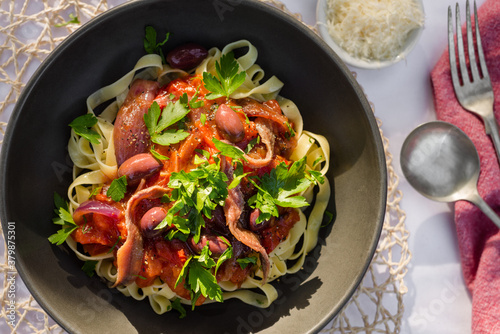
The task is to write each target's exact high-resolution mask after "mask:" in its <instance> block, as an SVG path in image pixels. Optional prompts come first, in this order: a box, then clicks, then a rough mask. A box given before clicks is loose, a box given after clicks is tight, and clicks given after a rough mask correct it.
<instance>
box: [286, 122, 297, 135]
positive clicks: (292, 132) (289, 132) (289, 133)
mask: <svg viewBox="0 0 500 334" xmlns="http://www.w3.org/2000/svg"><path fill="white" fill-rule="evenodd" d="M286 126H287V127H288V132H287V133H286V136H287V138H291V137H295V130H294V129H293V128H292V126H291V125H290V123H288V122H286Z"/></svg>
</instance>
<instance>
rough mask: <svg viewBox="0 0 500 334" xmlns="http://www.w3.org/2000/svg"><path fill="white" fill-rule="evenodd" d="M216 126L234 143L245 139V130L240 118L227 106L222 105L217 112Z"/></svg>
mask: <svg viewBox="0 0 500 334" xmlns="http://www.w3.org/2000/svg"><path fill="white" fill-rule="evenodd" d="M215 124H216V125H217V128H219V130H220V131H221V132H222V134H223V136H224V137H226V139H228V140H229V141H230V142H232V143H238V142H240V141H242V140H243V138H245V128H244V127H243V122H242V121H241V118H240V116H238V114H237V113H236V111H234V110H233V109H231V107H229V106H228V105H227V104H221V105H220V106H219V108H218V109H217V111H216V112H215Z"/></svg>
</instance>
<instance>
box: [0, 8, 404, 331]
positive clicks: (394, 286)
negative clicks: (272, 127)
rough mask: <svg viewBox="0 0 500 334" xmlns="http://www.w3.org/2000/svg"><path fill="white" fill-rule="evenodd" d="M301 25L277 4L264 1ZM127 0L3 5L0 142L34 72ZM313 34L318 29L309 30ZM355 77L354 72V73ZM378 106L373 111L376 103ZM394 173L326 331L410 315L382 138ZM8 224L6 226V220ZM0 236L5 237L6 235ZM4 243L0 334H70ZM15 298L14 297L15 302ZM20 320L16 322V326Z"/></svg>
mask: <svg viewBox="0 0 500 334" xmlns="http://www.w3.org/2000/svg"><path fill="white" fill-rule="evenodd" d="M261 1H263V2H265V3H267V4H269V5H272V6H275V7H277V8H279V9H281V10H283V11H284V12H286V13H288V14H290V15H292V16H294V17H295V18H296V19H297V20H299V21H302V18H301V16H300V15H299V14H295V13H292V12H290V11H289V10H288V9H287V8H286V6H285V5H284V4H283V3H281V2H280V1H278V0H261ZM122 2H124V1H123V0H68V1H58V0H42V1H40V0H24V1H22V0H17V1H15V0H10V1H8V0H4V1H0V64H1V66H0V144H1V142H2V141H3V137H4V135H5V129H6V126H7V122H8V120H9V117H10V115H11V114H12V110H13V108H14V104H15V102H16V100H17V98H18V97H19V94H20V92H21V90H22V89H23V87H24V86H25V84H26V83H27V81H28V79H29V78H30V76H31V75H32V74H33V72H34V71H35V69H36V68H37V67H38V66H39V65H40V64H41V62H42V61H43V60H44V59H45V58H46V56H47V55H48V54H49V53H50V52H51V51H52V50H53V49H54V47H55V46H56V45H58V44H59V43H60V42H61V41H62V40H63V39H64V38H65V37H66V36H68V35H69V34H70V33H71V32H73V31H75V30H76V29H77V28H78V27H79V26H80V24H81V23H84V22H86V21H88V20H89V19H91V18H92V17H94V16H96V15H97V14H100V13H102V12H104V11H106V10H108V9H109V8H111V7H113V6H115V5H117V4H119V3H122ZM310 28H311V29H313V30H314V27H310ZM354 75H355V73H354ZM372 108H373V105H372ZM379 129H380V132H381V135H382V139H383V143H384V148H385V153H386V162H387V170H388V187H389V188H388V198H387V211H386V217H385V221H384V226H383V231H382V235H381V238H380V241H379V244H378V247H377V250H376V253H375V255H374V258H373V261H372V263H371V265H370V267H369V269H368V271H367V273H366V276H365V277H364V279H363V281H362V283H361V284H360V286H359V287H358V289H357V290H356V292H355V293H354V295H353V297H352V298H351V299H350V301H349V302H348V303H347V305H346V306H345V308H344V309H343V310H342V312H340V314H339V315H338V316H337V317H336V318H335V319H334V320H333V321H332V322H331V323H330V324H328V325H327V326H326V327H325V328H324V329H323V330H322V331H321V333H399V332H400V331H401V321H402V316H403V312H404V306H403V295H404V294H405V293H406V292H407V288H406V286H405V284H404V277H405V275H406V273H407V266H408V263H409V261H410V258H411V254H410V252H409V250H408V236H409V233H408V231H407V229H406V227H405V218H406V215H405V213H404V211H403V210H401V208H400V206H399V203H400V201H401V198H402V193H401V191H400V190H398V183H399V178H398V176H397V175H396V173H395V172H394V169H393V166H392V154H391V153H390V151H389V141H388V140H387V138H386V137H385V136H384V135H383V133H382V124H381V122H380V121H379ZM3 223H5V222H3ZM1 233H2V232H1V230H0V234H1ZM9 247H12V245H7V244H6V243H5V241H4V238H3V236H2V238H1V239H0V259H3V261H0V286H1V287H3V289H2V292H1V320H0V333H64V330H63V329H61V327H59V326H58V325H57V324H56V323H55V321H54V320H52V319H51V318H50V317H49V316H48V315H47V314H46V313H45V312H44V311H43V310H42V309H41V308H40V306H39V305H38V303H37V302H36V301H35V300H34V298H33V296H31V295H30V293H29V292H28V290H27V289H26V286H25V285H24V283H23V282H22V280H21V279H20V277H19V276H18V274H17V272H16V270H15V268H14V267H13V266H12V263H10V262H9V260H8V256H7V255H8V253H9ZM14 295H15V297H13V296H14ZM11 319H15V321H11Z"/></svg>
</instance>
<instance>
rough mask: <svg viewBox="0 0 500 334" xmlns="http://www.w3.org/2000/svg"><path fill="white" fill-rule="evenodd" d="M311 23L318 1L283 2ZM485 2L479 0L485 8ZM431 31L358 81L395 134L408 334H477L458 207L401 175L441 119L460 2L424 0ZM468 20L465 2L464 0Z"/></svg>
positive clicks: (387, 131)
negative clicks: (435, 82)
mask: <svg viewBox="0 0 500 334" xmlns="http://www.w3.org/2000/svg"><path fill="white" fill-rule="evenodd" d="M282 2H283V3H284V4H286V6H287V8H288V9H289V10H290V11H292V12H294V13H300V14H301V15H302V19H303V21H304V22H306V23H307V24H309V25H315V23H316V8H315V7H316V1H314V0H282ZM483 2H484V0H477V1H476V3H477V6H478V7H479V6H480V5H481V4H482V3H483ZM423 3H424V10H425V16H426V18H425V28H424V31H423V33H422V35H421V37H420V40H419V42H418V44H417V45H416V47H415V48H414V50H413V51H412V52H411V53H410V54H409V56H408V57H407V59H406V61H404V60H403V61H401V62H400V63H397V64H395V65H393V66H390V67H388V68H384V69H377V70H365V69H360V68H356V67H350V69H351V70H352V71H354V72H356V73H357V80H358V82H359V83H360V85H361V86H362V87H363V89H364V91H365V93H366V95H367V97H368V100H369V101H371V102H373V103H374V105H375V116H376V117H377V118H379V119H380V120H381V121H382V130H383V132H384V135H385V136H386V137H387V138H388V139H389V143H390V146H389V151H390V152H391V153H392V154H393V156H394V161H393V165H394V168H395V171H396V173H397V174H398V176H399V177H400V185H399V189H400V190H401V191H402V192H403V199H402V201H401V203H400V205H401V208H402V209H403V210H404V211H405V212H406V214H407V218H406V227H407V229H408V230H409V233H410V237H409V248H410V251H411V253H412V260H411V262H410V266H409V270H408V273H407V274H406V276H405V283H406V285H407V286H408V293H407V294H406V295H405V296H404V298H403V300H404V307H405V313H404V317H403V324H402V333H405V334H406V333H414V334H417V333H425V334H434V333H436V334H446V333H470V332H471V329H470V326H471V297H470V294H469V292H468V291H467V289H466V287H465V285H464V280H463V276H462V272H461V267H460V258H459V251H458V244H457V239H456V234H455V226H454V216H453V205H451V204H445V203H437V202H433V201H430V200H428V199H426V198H425V197H423V196H421V195H420V194H419V193H417V192H416V191H415V190H414V189H413V188H412V187H411V186H410V185H409V184H408V182H407V181H406V179H405V178H404V176H403V173H402V172H401V166H400V164H399V156H400V151H401V147H402V144H403V141H404V140H405V138H406V136H407V135H408V134H409V133H410V132H411V131H412V130H413V129H414V128H415V127H417V126H418V125H419V124H422V123H425V122H427V121H431V120H435V119H436V114H435V109H434V101H433V93H432V89H431V81H430V72H431V70H432V69H433V68H434V66H435V64H436V62H437V60H438V59H439V57H440V56H441V55H442V53H443V52H444V51H445V50H446V48H447V10H448V6H450V5H452V6H453V8H454V6H455V3H456V0H424V1H423ZM460 6H461V11H462V22H464V17H465V14H464V13H465V0H463V1H460Z"/></svg>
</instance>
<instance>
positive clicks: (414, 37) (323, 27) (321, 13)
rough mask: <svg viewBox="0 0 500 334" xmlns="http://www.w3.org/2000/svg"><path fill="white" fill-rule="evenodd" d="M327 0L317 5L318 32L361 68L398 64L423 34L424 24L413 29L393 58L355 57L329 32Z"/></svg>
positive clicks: (352, 63) (422, 8) (345, 57)
mask: <svg viewBox="0 0 500 334" xmlns="http://www.w3.org/2000/svg"><path fill="white" fill-rule="evenodd" d="M416 2H417V4H418V5H419V7H420V9H421V10H422V12H423V13H424V16H425V12H424V5H423V3H422V0H416ZM327 9H328V5H327V0H318V3H317V6H316V21H317V23H316V26H317V28H318V32H319V34H320V36H321V38H323V40H324V41H325V42H326V43H327V44H328V45H329V46H330V47H331V48H332V49H333V51H335V53H336V54H337V55H338V56H339V57H340V58H341V59H342V60H343V61H344V62H345V63H347V64H349V65H352V66H355V67H359V68H366V69H380V68H383V67H387V66H390V65H393V64H396V63H397V62H399V61H401V60H402V59H405V58H406V56H407V55H408V54H409V53H410V51H411V50H412V49H413V48H414V47H415V45H416V44H417V42H418V39H419V38H420V35H421V34H422V30H423V26H421V27H419V28H418V29H415V30H413V31H412V32H411V33H410V34H409V36H408V39H407V40H406V42H405V45H404V46H403V48H402V51H401V52H400V53H399V54H398V55H397V56H395V57H394V58H392V59H387V60H367V59H360V58H356V57H353V56H352V55H350V54H349V53H347V52H346V51H345V50H344V49H342V48H341V47H340V46H339V45H338V44H337V43H336V42H335V41H334V40H333V38H332V37H331V36H330V33H329V32H328V26H327V15H326V13H327Z"/></svg>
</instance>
